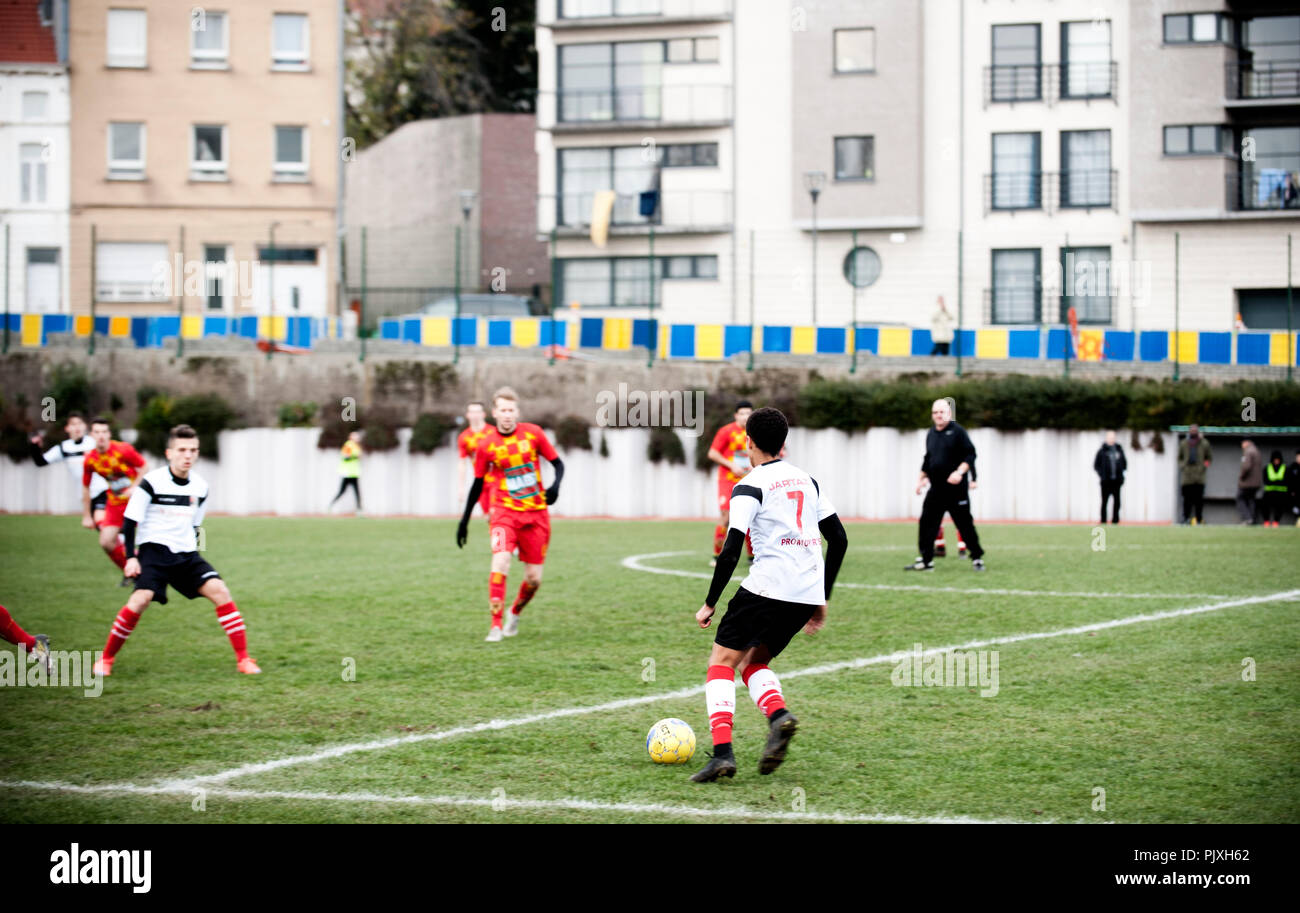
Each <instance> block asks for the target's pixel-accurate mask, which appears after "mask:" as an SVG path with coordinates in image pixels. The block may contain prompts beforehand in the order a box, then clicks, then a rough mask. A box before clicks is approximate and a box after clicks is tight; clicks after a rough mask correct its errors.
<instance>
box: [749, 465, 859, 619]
mask: <svg viewBox="0 0 1300 913" xmlns="http://www.w3.org/2000/svg"><path fill="white" fill-rule="evenodd" d="M834 513H835V508H834V507H832V506H831V502H830V500H829V499H828V498H827V497H826V496H825V495H824V494H822V492H821V490H820V488H819V487H818V485H817V481H816V480H815V479H813V477H812V476H810V475H808V473H806V472H804V471H803V470H802V469H799V468H798V467H796V466H792V465H791V464H789V463H787V462H785V460H772V461H771V462H769V463H764V464H763V465H761V466H756V467H755V468H754V469H753V470H751V471H750V472H749V474H748V475H746V476H745V477H744V478H743V479H741V480H740V481H739V482H737V483H736V487H735V488H733V489H732V490H731V528H732V529H738V530H740V531H741V532H742V533H743V532H746V531H748V533H749V539H750V541H751V542H752V543H753V545H754V563H753V564H752V565H750V568H749V576H747V577H746V578H745V579H744V580H743V581H741V583H740V585H741V586H743V587H744V588H745V589H746V590H748V591H749V592H751V593H753V594H754V595H756V596H766V597H767V598H769V599H780V600H783V601H785V602H801V603H807V604H809V605H822V604H823V603H824V602H825V601H826V583H825V577H826V567H825V564H824V562H823V560H822V536H821V530H820V529H819V528H818V524H819V523H820V522H821V521H822V520H825V519H826V518H827V517H830V516H832V515H834Z"/></svg>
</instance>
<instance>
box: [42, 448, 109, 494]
mask: <svg viewBox="0 0 1300 913" xmlns="http://www.w3.org/2000/svg"><path fill="white" fill-rule="evenodd" d="M94 449H95V439H94V438H92V437H91V436H90V435H88V434H85V435H82V437H81V440H79V441H74V440H73V439H72V438H68V439H66V440H63V441H60V442H59V443H57V444H55V445H54V446H53V447H51V448H50V449H49V450H47V451H45V453H43V454H41V459H43V460H45V462H46V463H47V464H49V463H62V464H63V465H64V466H66V467H67V468H68V474H69V475H70V476H72V478H74V479H75V480H76V481H77V484H78V485H80V484H81V464H82V463H83V462H84V461H85V458H86V454H87V453H89V452H90V451H92V450H94ZM105 491H108V482H107V481H105V479H104V477H103V476H101V475H100V474H99V473H95V474H94V475H92V476H91V477H90V496H91V497H92V498H97V497H99V496H100V495H101V494H102V493H103V492H105Z"/></svg>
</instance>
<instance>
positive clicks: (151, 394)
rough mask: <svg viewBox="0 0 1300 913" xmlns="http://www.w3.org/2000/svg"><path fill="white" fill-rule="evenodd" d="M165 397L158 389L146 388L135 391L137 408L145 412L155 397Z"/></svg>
mask: <svg viewBox="0 0 1300 913" xmlns="http://www.w3.org/2000/svg"><path fill="white" fill-rule="evenodd" d="M162 395H163V391H161V390H159V389H158V388H157V387H150V386H144V387H141V388H140V389H138V390H136V391H135V407H136V409H139V410H143V409H144V408H145V407H146V406H148V405H149V403H150V402H152V401H153V400H154V398H155V397H159V396H162Z"/></svg>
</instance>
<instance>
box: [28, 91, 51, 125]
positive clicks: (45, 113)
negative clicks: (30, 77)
mask: <svg viewBox="0 0 1300 913" xmlns="http://www.w3.org/2000/svg"><path fill="white" fill-rule="evenodd" d="M37 97H39V98H42V99H44V101H43V102H42V103H41V113H40V114H39V115H31V114H28V113H27V100H28V99H30V98H37ZM21 101H22V119H23V120H24V121H28V122H31V121H37V122H39V121H43V120H49V118H50V93H49V92H47V91H45V90H44V89H28V90H26V91H24V92H23V94H22V99H21Z"/></svg>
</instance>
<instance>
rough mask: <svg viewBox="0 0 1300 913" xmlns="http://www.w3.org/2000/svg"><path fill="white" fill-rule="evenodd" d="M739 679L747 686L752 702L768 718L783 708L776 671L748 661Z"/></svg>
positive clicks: (782, 698) (783, 700) (783, 702)
mask: <svg viewBox="0 0 1300 913" xmlns="http://www.w3.org/2000/svg"><path fill="white" fill-rule="evenodd" d="M740 678H741V681H743V682H744V683H745V684H746V685H748V686H749V696H750V697H752V698H753V699H754V704H755V705H757V707H758V709H759V710H761V711H763V715H764V716H766V717H768V718H770V717H771V716H772V714H774V713H776V712H777V711H778V710H784V709H785V698H784V697H783V696H782V695H781V683H780V682H779V681H778V680H777V677H776V673H775V672H773V671H772V670H771V669H769V668H768V667H767V666H764V665H762V664H761V663H750V664H749V665H748V666H746V667H745V671H744V672H742V673H741V676H740Z"/></svg>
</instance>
